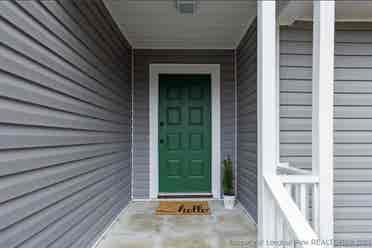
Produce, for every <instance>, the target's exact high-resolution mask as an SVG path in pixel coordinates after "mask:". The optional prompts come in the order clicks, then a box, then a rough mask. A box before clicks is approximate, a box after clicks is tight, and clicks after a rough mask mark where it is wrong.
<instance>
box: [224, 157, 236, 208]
mask: <svg viewBox="0 0 372 248" xmlns="http://www.w3.org/2000/svg"><path fill="white" fill-rule="evenodd" d="M223 167H224V168H223V169H224V170H223V193H224V194H223V203H224V205H225V208H226V209H233V208H234V205H235V194H234V175H233V164H232V161H231V159H230V156H227V159H224V160H223Z"/></svg>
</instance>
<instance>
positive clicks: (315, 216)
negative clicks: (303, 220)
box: [311, 183, 319, 234]
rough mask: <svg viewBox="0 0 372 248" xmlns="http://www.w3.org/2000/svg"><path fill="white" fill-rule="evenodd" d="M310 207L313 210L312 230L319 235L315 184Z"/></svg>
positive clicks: (316, 185)
mask: <svg viewBox="0 0 372 248" xmlns="http://www.w3.org/2000/svg"><path fill="white" fill-rule="evenodd" d="M311 207H312V210H313V212H312V213H313V216H312V217H313V228H314V231H315V233H317V234H319V186H318V184H316V183H315V184H314V185H313V202H312V206H311Z"/></svg>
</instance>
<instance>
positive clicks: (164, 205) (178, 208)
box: [156, 201, 211, 215]
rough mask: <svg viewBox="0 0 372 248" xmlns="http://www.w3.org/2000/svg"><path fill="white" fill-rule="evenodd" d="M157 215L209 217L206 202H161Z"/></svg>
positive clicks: (209, 212) (209, 211)
mask: <svg viewBox="0 0 372 248" xmlns="http://www.w3.org/2000/svg"><path fill="white" fill-rule="evenodd" d="M156 214H157V215H210V214H211V210H210V208H209V205H208V202H207V201H161V202H160V203H159V207H158V208H157V209H156Z"/></svg>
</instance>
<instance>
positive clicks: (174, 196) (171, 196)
mask: <svg viewBox="0 0 372 248" xmlns="http://www.w3.org/2000/svg"><path fill="white" fill-rule="evenodd" d="M184 198H189V199H190V198H191V199H192V198H213V195H212V194H211V193H159V194H158V199H184Z"/></svg>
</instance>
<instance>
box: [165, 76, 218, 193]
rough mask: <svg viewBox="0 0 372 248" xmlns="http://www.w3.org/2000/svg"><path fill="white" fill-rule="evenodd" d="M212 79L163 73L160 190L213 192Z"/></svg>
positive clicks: (167, 191)
mask: <svg viewBox="0 0 372 248" xmlns="http://www.w3.org/2000/svg"><path fill="white" fill-rule="evenodd" d="M210 84H211V79H210V76H209V75H159V192H160V193H182V192H183V193H193V192H197V193H210V192H211V106H210V105H211V95H210V92H211V90H210Z"/></svg>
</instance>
